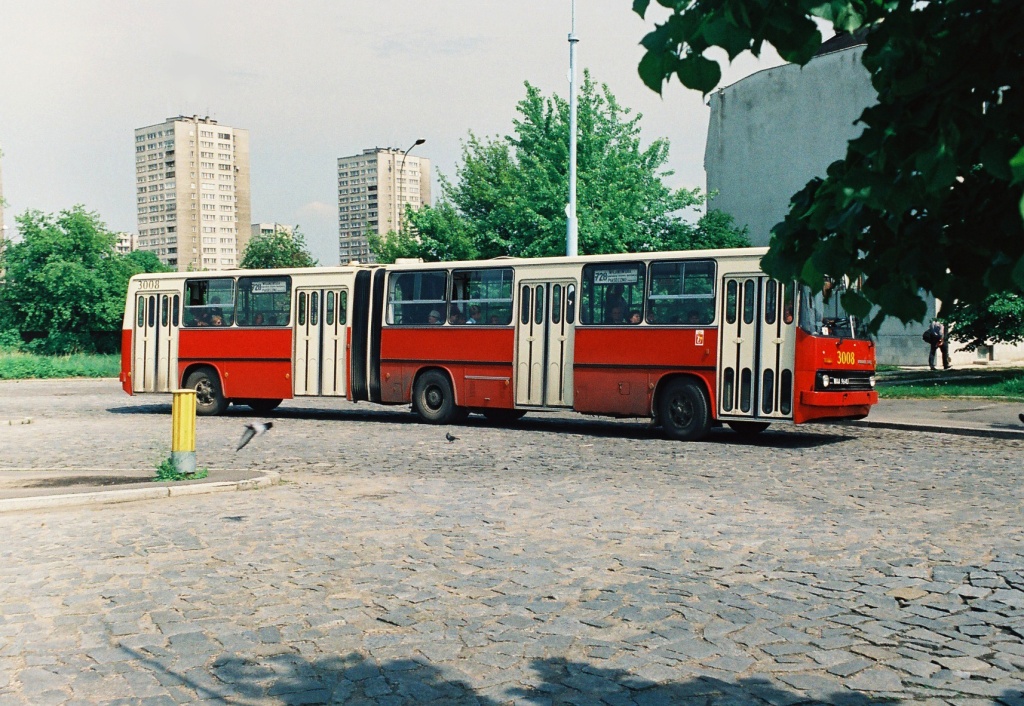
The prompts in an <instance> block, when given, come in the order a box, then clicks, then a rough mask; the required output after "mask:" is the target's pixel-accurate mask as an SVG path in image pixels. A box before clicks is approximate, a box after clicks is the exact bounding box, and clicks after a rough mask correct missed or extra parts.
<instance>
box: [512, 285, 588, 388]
mask: <svg viewBox="0 0 1024 706" xmlns="http://www.w3.org/2000/svg"><path fill="white" fill-rule="evenodd" d="M576 289H577V285H576V282H575V281H573V280H559V281H548V282H522V283H520V285H519V316H518V318H517V321H518V323H517V325H516V365H515V378H516V380H515V384H516V404H517V405H527V406H537V407H571V406H572V362H573V340H574V336H573V332H574V331H575V326H576Z"/></svg>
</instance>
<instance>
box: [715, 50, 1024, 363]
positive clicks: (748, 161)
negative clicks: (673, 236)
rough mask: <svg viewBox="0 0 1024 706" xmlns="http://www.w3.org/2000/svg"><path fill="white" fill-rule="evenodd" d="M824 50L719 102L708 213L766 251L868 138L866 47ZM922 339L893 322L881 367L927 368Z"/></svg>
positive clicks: (980, 355) (994, 354)
mask: <svg viewBox="0 0 1024 706" xmlns="http://www.w3.org/2000/svg"><path fill="white" fill-rule="evenodd" d="M851 44H852V46H851ZM822 49H823V51H822V53H821V54H819V55H818V56H816V57H815V58H814V59H812V60H811V61H810V62H809V63H808V64H807V65H806V66H803V67H800V66H797V65H795V64H786V65H783V66H778V67H775V68H771V69H766V70H764V71H759V72H758V73H755V74H752V75H750V76H747V77H746V78H744V79H742V80H740V81H737V82H736V83H734V84H732V85H731V86H727V87H725V88H722V89H721V90H719V91H717V92H715V93H713V94H712V95H711V98H710V107H711V120H710V124H709V126H708V140H707V147H706V150H705V152H704V168H705V170H706V172H707V190H708V193H714V192H717V195H716V196H715V197H714V199H712V201H711V203H710V206H711V207H712V208H717V209H719V210H721V211H724V212H726V213H728V214H730V215H732V216H733V217H734V218H735V219H736V223H737V224H738V225H741V226H743V225H745V226H747V227H749V228H750V240H751V243H752V244H754V245H767V244H768V241H769V240H770V238H771V229H772V228H773V227H774V226H775V225H776V224H777V223H780V222H781V221H782V220H783V219H784V218H785V215H786V213H788V212H789V201H790V198H791V197H792V196H793V195H794V194H795V193H797V192H798V191H800V190H801V189H802V188H803V187H804V186H805V185H806V184H807V182H808V181H810V180H811V179H812V178H814V177H819V176H820V177H824V176H825V174H826V171H827V169H828V166H829V165H830V164H831V163H832V162H834V161H836V160H838V159H842V158H843V157H845V155H846V148H847V144H848V143H849V141H850V140H852V139H854V138H856V137H858V136H859V135H860V134H861V132H862V131H863V125H860V124H856V125H855V124H854V123H855V121H856V120H857V119H858V118H859V117H860V115H861V113H862V112H863V111H864V109H865V108H867V107H868V106H870V105H873V104H875V103H876V102H877V100H878V94H877V93H876V91H875V89H874V87H873V86H872V85H871V76H870V74H869V73H868V71H867V70H866V69H865V68H864V66H863V65H862V63H861V58H862V56H863V54H864V44H862V43H859V44H858V43H856V42H855V41H854V40H852V39H851V38H850V37H837V38H834V39H833V40H830V41H829V42H826V44H825V45H823V47H822ZM830 49H833V50H831V51H830ZM927 303H928V315H927V317H926V319H925V321H926V322H930V321H931V319H932V318H933V317H934V315H935V309H936V307H935V304H936V302H935V299H934V298H932V297H927ZM923 330H924V325H923V324H911V325H909V326H904V325H903V324H902V323H900V322H899V320H897V319H889V320H887V321H886V322H885V323H884V324H883V325H882V328H881V331H880V332H879V336H878V362H879V363H881V364H890V365H916V364H922V365H923V364H927V355H928V344H926V343H924V342H923V341H922V340H921V333H922V331H923ZM955 347H956V344H955V342H954V343H953V345H952V348H953V349H955ZM952 357H953V363H954V364H955V365H965V364H970V363H975V362H987V361H989V360H1004V361H1005V360H1017V359H1024V347H1021V346H1006V345H996V346H995V347H994V348H992V349H988V350H983V351H978V352H975V353H953V356H952Z"/></svg>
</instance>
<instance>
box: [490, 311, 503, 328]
mask: <svg viewBox="0 0 1024 706" xmlns="http://www.w3.org/2000/svg"><path fill="white" fill-rule="evenodd" d="M490 324H491V326H501V319H499V318H498V315H497V314H491V320H490Z"/></svg>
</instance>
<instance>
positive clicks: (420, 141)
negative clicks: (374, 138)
mask: <svg viewBox="0 0 1024 706" xmlns="http://www.w3.org/2000/svg"><path fill="white" fill-rule="evenodd" d="M424 142H426V140H425V139H423V138H422V137H421V138H420V139H418V140H416V141H415V142H413V143H412V144H411V145H409V149H407V150H406V151H405V153H404V154H403V155H402V166H400V167H399V168H398V170H397V171H395V178H394V187H395V232H396V233H401V232H402V220H401V213H402V211H401V208H402V207H401V206H400V205H399V203H398V174H399V172H404V171H405V158H406V157H408V156H409V153H410V152H412V150H413V148H414V147H417V146H419V145H422V144H423V143H424Z"/></svg>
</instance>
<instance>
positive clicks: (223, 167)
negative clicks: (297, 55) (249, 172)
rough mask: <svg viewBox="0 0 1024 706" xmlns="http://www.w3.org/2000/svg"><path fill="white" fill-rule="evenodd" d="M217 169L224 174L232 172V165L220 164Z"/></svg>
mask: <svg viewBox="0 0 1024 706" xmlns="http://www.w3.org/2000/svg"><path fill="white" fill-rule="evenodd" d="M217 169H219V170H221V171H222V172H230V171H231V165H230V164H218V165H217Z"/></svg>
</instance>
